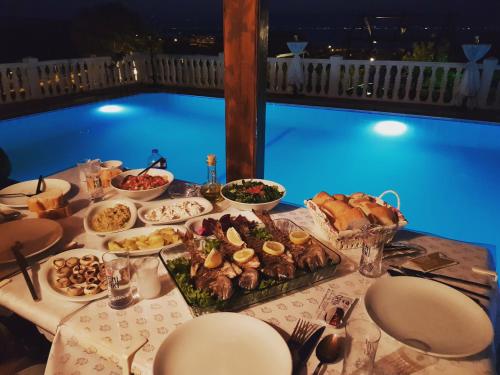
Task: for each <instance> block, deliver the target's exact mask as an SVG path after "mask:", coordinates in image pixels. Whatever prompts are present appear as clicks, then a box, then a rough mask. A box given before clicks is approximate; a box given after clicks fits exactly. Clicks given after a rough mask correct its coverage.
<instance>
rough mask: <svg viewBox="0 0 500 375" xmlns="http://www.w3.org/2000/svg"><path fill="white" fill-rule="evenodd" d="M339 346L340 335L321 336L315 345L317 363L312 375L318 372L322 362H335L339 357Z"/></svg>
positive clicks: (340, 346)
mask: <svg viewBox="0 0 500 375" xmlns="http://www.w3.org/2000/svg"><path fill="white" fill-rule="evenodd" d="M341 348H342V345H341V337H340V336H338V335H328V336H325V337H323V339H322V340H321V341H320V343H319V344H318V346H317V347H316V357H318V359H319V363H318V365H317V366H316V368H315V369H314V372H313V375H317V374H318V373H319V369H320V368H321V365H322V364H324V363H333V362H335V361H336V360H337V358H338V357H339V354H340V349H341Z"/></svg>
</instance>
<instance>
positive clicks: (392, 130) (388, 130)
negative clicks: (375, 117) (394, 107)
mask: <svg viewBox="0 0 500 375" xmlns="http://www.w3.org/2000/svg"><path fill="white" fill-rule="evenodd" d="M374 130H375V131H376V132H377V133H378V134H381V135H385V136H389V137H396V136H399V135H403V134H404V133H406V130H407V126H406V124H404V123H402V122H399V121H379V122H377V123H376V124H375V126H374Z"/></svg>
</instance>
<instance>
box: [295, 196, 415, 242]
mask: <svg viewBox="0 0 500 375" xmlns="http://www.w3.org/2000/svg"><path fill="white" fill-rule="evenodd" d="M387 194H393V195H394V196H396V200H397V209H396V213H397V217H398V223H397V224H392V225H375V224H374V225H371V226H369V227H366V228H363V229H355V230H345V231H340V232H339V231H338V230H337V229H335V228H334V227H333V226H332V225H331V224H330V221H329V220H328V217H327V216H326V214H325V213H324V212H323V211H322V210H321V209H320V208H319V206H318V205H317V204H316V203H314V202H313V201H312V200H311V199H308V200H306V201H304V204H305V205H306V207H307V209H308V210H309V212H310V213H311V216H312V218H313V221H314V224H315V225H316V226H317V227H318V228H320V229H321V231H322V232H323V234H324V235H325V236H326V238H327V239H328V242H329V243H330V244H331V245H332V247H333V248H334V249H336V250H349V249H357V248H361V247H362V245H363V243H366V242H367V241H369V239H370V238H372V237H375V236H378V237H379V238H380V237H382V238H383V239H384V241H385V243H388V242H390V241H392V239H393V238H394V235H395V234H396V232H397V230H398V229H399V228H402V227H404V226H405V225H407V224H408V221H407V220H406V218H405V217H404V216H403V214H402V213H401V211H400V210H399V208H400V202H401V200H400V198H399V195H398V193H396V192H395V191H394V190H386V191H384V192H383V193H382V194H380V195H379V196H378V197H373V196H371V198H373V199H374V200H375V202H376V203H378V204H380V205H384V206H387V207H391V208H392V206H391V205H389V204H388V203H386V202H384V201H383V199H382V198H383V197H384V196H385V195H387Z"/></svg>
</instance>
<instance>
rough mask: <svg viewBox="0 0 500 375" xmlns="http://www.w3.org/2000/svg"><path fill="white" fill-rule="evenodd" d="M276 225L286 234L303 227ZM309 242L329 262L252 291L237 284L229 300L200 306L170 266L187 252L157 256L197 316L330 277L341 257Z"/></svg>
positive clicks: (245, 304)
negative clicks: (321, 266)
mask: <svg viewBox="0 0 500 375" xmlns="http://www.w3.org/2000/svg"><path fill="white" fill-rule="evenodd" d="M274 223H275V225H276V226H277V227H278V228H279V229H281V230H283V231H284V232H286V233H289V232H291V231H293V230H304V229H303V228H302V227H300V226H298V225H297V224H295V223H294V222H293V221H291V220H288V219H276V220H274ZM311 239H312V241H316V242H317V243H318V244H319V245H320V246H321V247H322V248H323V249H324V250H325V252H327V253H328V254H329V256H330V261H329V262H328V264H327V265H326V266H324V267H323V268H321V269H318V270H316V271H314V272H310V271H305V270H302V269H297V271H296V273H295V278H293V279H291V280H284V281H278V282H276V283H275V284H273V285H270V286H266V287H263V288H262V289H255V290H250V291H248V290H244V289H241V288H239V287H235V292H234V294H233V295H232V297H231V298H230V299H228V300H227V301H218V300H216V299H215V298H214V299H213V301H212V302H211V303H207V304H205V305H203V306H201V305H199V304H196V303H194V302H193V301H192V300H190V298H189V297H188V296H187V295H186V290H184V288H183V285H185V284H182V283H180V282H179V279H178V277H179V275H180V274H181V273H176V272H174V271H173V269H172V263H171V262H172V261H173V260H175V259H177V258H179V257H187V253H186V252H185V251H184V249H183V247H179V248H177V249H175V250H174V251H172V249H170V250H162V251H161V252H160V259H161V261H162V263H163V265H164V266H165V268H166V269H167V272H168V273H169V275H170V276H171V277H172V279H173V280H174V282H175V284H176V286H177V288H178V289H179V291H180V292H181V294H182V297H183V298H184V300H185V301H186V303H187V305H188V306H189V309H190V310H191V313H192V314H193V315H194V316H199V315H202V314H207V313H212V312H217V311H239V310H243V309H245V308H248V307H250V306H253V305H255V304H258V303H261V302H264V301H266V300H269V299H273V298H277V297H280V296H282V295H284V294H285V293H289V292H291V291H296V290H299V289H303V288H308V287H311V286H312V285H313V284H316V283H319V282H323V281H326V280H329V279H331V278H332V277H333V276H334V274H335V270H336V269H337V266H338V265H339V264H340V256H339V254H337V253H336V252H335V251H333V250H332V249H330V248H329V247H327V246H326V245H324V244H323V243H321V242H320V241H318V240H317V239H316V238H315V237H313V236H312V235H311Z"/></svg>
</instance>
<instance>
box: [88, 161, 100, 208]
mask: <svg viewBox="0 0 500 375" xmlns="http://www.w3.org/2000/svg"><path fill="white" fill-rule="evenodd" d="M84 170H85V181H86V184H87V192H88V193H89V195H90V200H94V199H97V198H101V197H102V196H103V195H104V189H103V188H102V183H101V162H100V160H91V161H89V162H88V163H87V165H86V166H85V169H84Z"/></svg>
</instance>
